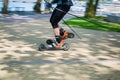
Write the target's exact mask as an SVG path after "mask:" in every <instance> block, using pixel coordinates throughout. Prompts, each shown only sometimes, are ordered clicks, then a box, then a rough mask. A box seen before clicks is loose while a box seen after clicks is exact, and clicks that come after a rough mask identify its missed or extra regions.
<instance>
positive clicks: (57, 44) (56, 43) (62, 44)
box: [38, 29, 74, 51]
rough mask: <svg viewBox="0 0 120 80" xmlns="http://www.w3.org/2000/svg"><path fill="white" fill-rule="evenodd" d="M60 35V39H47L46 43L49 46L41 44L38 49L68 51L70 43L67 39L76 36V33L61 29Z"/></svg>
mask: <svg viewBox="0 0 120 80" xmlns="http://www.w3.org/2000/svg"><path fill="white" fill-rule="evenodd" d="M61 30H62V29H61ZM60 35H61V37H60V38H59V40H57V39H56V40H53V39H48V40H46V43H47V45H48V46H45V44H40V45H39V48H38V50H39V51H44V50H64V51H67V50H69V48H70V46H69V44H68V43H66V39H68V38H74V34H73V33H69V32H66V31H60Z"/></svg>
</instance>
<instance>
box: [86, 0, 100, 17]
mask: <svg viewBox="0 0 120 80" xmlns="http://www.w3.org/2000/svg"><path fill="white" fill-rule="evenodd" d="M98 2H99V0H96V1H95V4H94V0H89V2H88V3H87V7H86V11H85V17H86V18H91V17H94V16H95V15H96V10H97V6H98Z"/></svg>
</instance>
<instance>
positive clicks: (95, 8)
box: [94, 0, 99, 15]
mask: <svg viewBox="0 0 120 80" xmlns="http://www.w3.org/2000/svg"><path fill="white" fill-rule="evenodd" d="M98 3H99V0H96V2H95V5H94V15H96V11H97V6H98Z"/></svg>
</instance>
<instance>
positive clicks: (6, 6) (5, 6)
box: [2, 0, 8, 14]
mask: <svg viewBox="0 0 120 80" xmlns="http://www.w3.org/2000/svg"><path fill="white" fill-rule="evenodd" d="M7 9H8V0H4V2H3V8H2V13H3V14H8V10H7Z"/></svg>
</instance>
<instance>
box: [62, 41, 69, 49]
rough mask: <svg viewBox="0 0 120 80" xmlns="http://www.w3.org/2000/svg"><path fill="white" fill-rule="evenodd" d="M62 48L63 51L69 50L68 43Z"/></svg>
mask: <svg viewBox="0 0 120 80" xmlns="http://www.w3.org/2000/svg"><path fill="white" fill-rule="evenodd" d="M62 48H63V50H64V51H68V50H69V49H70V46H69V44H68V43H64V44H63V46H62Z"/></svg>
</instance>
